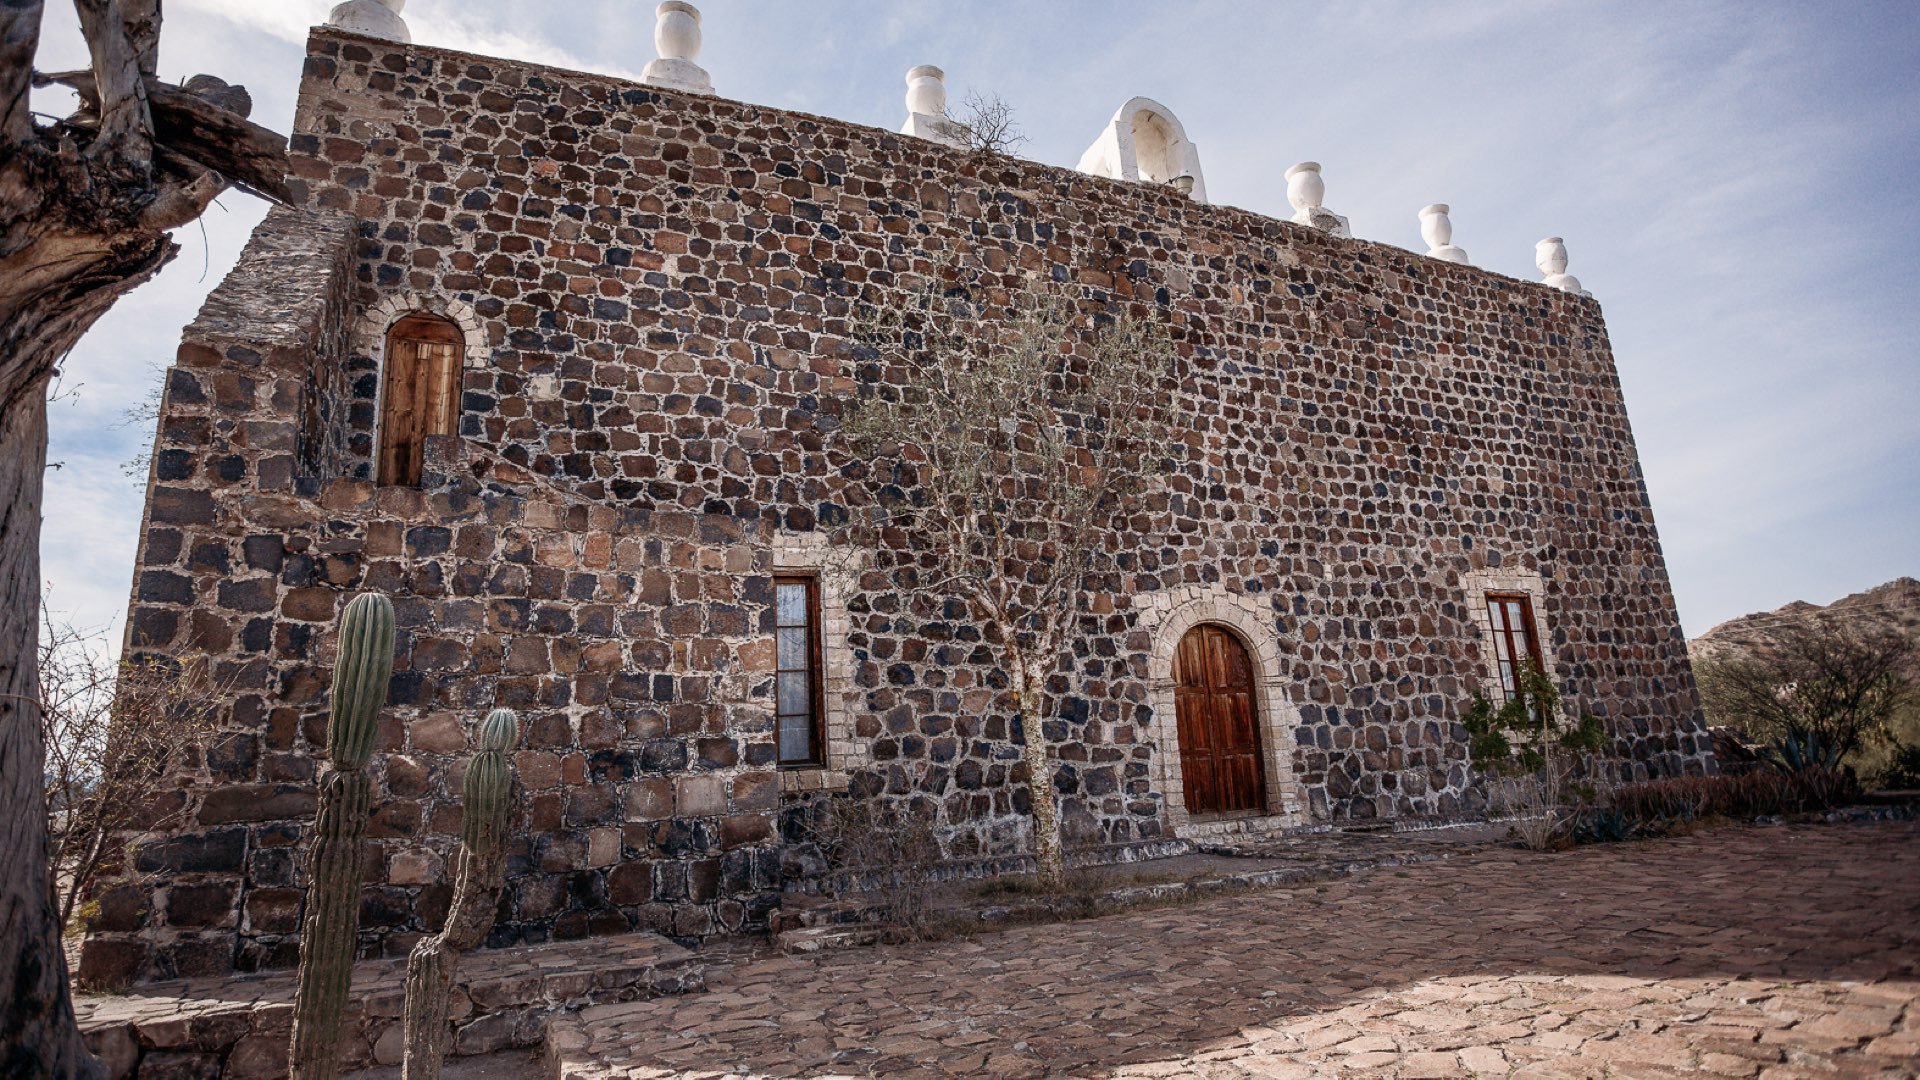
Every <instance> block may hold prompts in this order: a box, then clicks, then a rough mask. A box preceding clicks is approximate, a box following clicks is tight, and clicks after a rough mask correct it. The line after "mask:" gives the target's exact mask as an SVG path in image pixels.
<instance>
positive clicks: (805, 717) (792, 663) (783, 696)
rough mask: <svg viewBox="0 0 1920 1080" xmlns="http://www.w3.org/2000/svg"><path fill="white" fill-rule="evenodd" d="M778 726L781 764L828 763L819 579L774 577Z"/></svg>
mask: <svg viewBox="0 0 1920 1080" xmlns="http://www.w3.org/2000/svg"><path fill="white" fill-rule="evenodd" d="M773 607H774V624H775V629H774V669H775V670H774V727H775V729H776V737H777V739H778V740H779V743H780V764H781V765H785V766H798V765H820V764H823V763H824V762H825V757H824V754H823V751H824V749H825V742H826V740H825V734H826V733H825V731H824V730H823V728H824V727H825V725H824V724H823V723H822V719H823V717H824V713H825V710H824V708H823V707H822V701H823V698H822V695H821V692H820V666H821V665H820V582H819V580H818V579H817V578H811V577H777V578H774V579H773Z"/></svg>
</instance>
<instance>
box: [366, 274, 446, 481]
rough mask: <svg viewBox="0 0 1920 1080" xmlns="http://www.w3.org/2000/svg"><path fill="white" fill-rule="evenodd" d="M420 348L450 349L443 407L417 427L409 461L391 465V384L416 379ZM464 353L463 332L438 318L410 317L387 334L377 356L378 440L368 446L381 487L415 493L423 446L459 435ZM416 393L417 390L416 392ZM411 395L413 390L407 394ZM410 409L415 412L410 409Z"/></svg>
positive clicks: (393, 433) (420, 314)
mask: <svg viewBox="0 0 1920 1080" xmlns="http://www.w3.org/2000/svg"><path fill="white" fill-rule="evenodd" d="M421 344H429V345H441V346H448V347H450V348H451V350H452V351H451V354H450V363H449V364H448V369H447V371H446V373H445V378H446V379H447V382H448V385H447V386H446V387H445V391H446V401H445V404H444V405H443V406H442V408H441V410H440V415H438V416H433V417H427V418H425V419H424V421H423V422H422V423H421V424H420V434H419V439H418V442H419V445H417V446H414V447H412V449H411V452H410V454H409V455H408V457H409V460H407V461H396V460H395V459H394V458H393V455H392V454H391V453H390V447H391V446H392V443H393V440H394V438H395V437H396V435H398V434H399V433H398V432H396V431H394V430H393V420H394V417H393V416H392V415H391V409H392V406H393V395H394V392H395V383H396V380H398V379H400V378H402V377H403V376H405V375H407V374H409V373H411V374H412V377H413V378H414V379H415V380H416V381H417V380H418V379H419V374H418V372H419V367H420V360H419V350H418V348H417V346H419V345H421ZM466 350H467V336H466V332H465V331H463V330H462V329H460V327H459V326H458V325H457V324H456V323H454V322H453V320H451V319H448V318H446V317H445V316H442V315H434V314H431V313H429V312H424V311H415V312H410V313H408V314H406V315H403V316H401V317H400V318H398V319H396V320H394V323H393V325H392V326H390V327H388V328H387V336H386V343H385V347H384V351H383V352H382V353H381V365H380V368H381V370H380V403H379V420H378V422H379V432H378V435H379V438H378V441H377V442H376V443H375V445H374V479H375V482H376V483H378V484H380V485H381V486H383V487H391V486H404V487H418V486H419V484H420V479H421V476H420V474H421V472H422V468H421V465H419V464H416V463H415V460H414V459H419V461H420V462H422V463H424V460H425V456H426V441H427V439H429V438H431V437H433V436H436V435H454V434H458V433H459V430H460V394H461V391H462V385H461V384H462V381H463V379H462V373H463V371H464V369H465V366H466V365H465V357H466ZM416 389H417V388H416ZM409 393H415V395H416V396H418V395H417V393H416V390H410V391H409ZM416 407H418V406H417V405H416Z"/></svg>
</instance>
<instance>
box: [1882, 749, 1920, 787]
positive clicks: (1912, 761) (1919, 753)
mask: <svg viewBox="0 0 1920 1080" xmlns="http://www.w3.org/2000/svg"><path fill="white" fill-rule="evenodd" d="M1875 779H1876V783H1877V786H1878V787H1880V788H1881V789H1883V790H1886V791H1912V790H1914V789H1915V788H1920V743H1913V744H1908V743H1899V744H1896V745H1895V746H1894V747H1893V750H1892V752H1891V753H1890V754H1888V756H1887V761H1886V764H1884V765H1882V766H1881V767H1880V769H1879V771H1878V772H1877V773H1876V776H1875Z"/></svg>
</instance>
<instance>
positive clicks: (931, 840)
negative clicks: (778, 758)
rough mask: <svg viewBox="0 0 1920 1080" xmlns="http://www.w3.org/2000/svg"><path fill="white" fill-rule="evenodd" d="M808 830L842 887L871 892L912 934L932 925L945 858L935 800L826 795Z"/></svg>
mask: <svg viewBox="0 0 1920 1080" xmlns="http://www.w3.org/2000/svg"><path fill="white" fill-rule="evenodd" d="M808 832H809V833H810V834H811V835H810V839H811V840H812V841H813V843H814V844H816V845H817V846H818V849H819V852H820V855H821V857H822V858H824V859H825V860H826V863H827V868H828V872H829V873H830V875H831V879H832V880H833V881H834V882H835V884H836V885H837V886H838V887H839V891H841V892H842V893H863V894H867V895H869V896H870V897H871V898H872V899H873V900H875V901H876V904H875V906H876V907H877V908H878V909H879V910H880V912H881V914H882V915H883V917H884V918H885V919H886V921H887V922H888V923H889V924H891V925H893V926H894V927H896V928H898V929H899V930H900V931H902V932H903V933H905V934H907V935H917V934H919V933H920V932H921V931H923V930H925V929H926V927H927V925H928V916H929V913H930V912H931V910H932V908H933V899H934V896H935V895H936V891H937V888H936V887H937V883H938V880H939V870H940V867H941V864H942V860H943V856H942V854H941V850H940V838H939V835H938V832H937V831H936V829H935V814H934V810H933V808H932V806H931V805H930V804H927V803H925V802H924V801H923V800H914V801H913V802H911V803H889V802H880V801H878V800H874V799H863V798H858V797H854V796H845V795H843V796H838V797H834V798H827V799H820V800H818V801H817V802H816V803H815V805H814V807H813V810H812V815H811V821H810V822H809V823H808Z"/></svg>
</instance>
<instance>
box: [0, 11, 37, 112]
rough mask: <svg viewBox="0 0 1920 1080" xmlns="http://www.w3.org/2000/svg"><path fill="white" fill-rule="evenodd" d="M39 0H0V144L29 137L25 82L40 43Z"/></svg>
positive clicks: (26, 87) (26, 83)
mask: <svg viewBox="0 0 1920 1080" xmlns="http://www.w3.org/2000/svg"><path fill="white" fill-rule="evenodd" d="M40 14H41V0H0V144H6V145H11V146H18V145H20V144H22V143H25V142H26V141H27V140H28V139H30V138H32V137H33V113H32V110H31V102H30V100H29V99H30V92H31V90H32V85H31V83H30V82H29V81H28V80H29V78H30V76H31V74H32V72H33V54H34V50H35V49H37V48H39V46H40Z"/></svg>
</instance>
